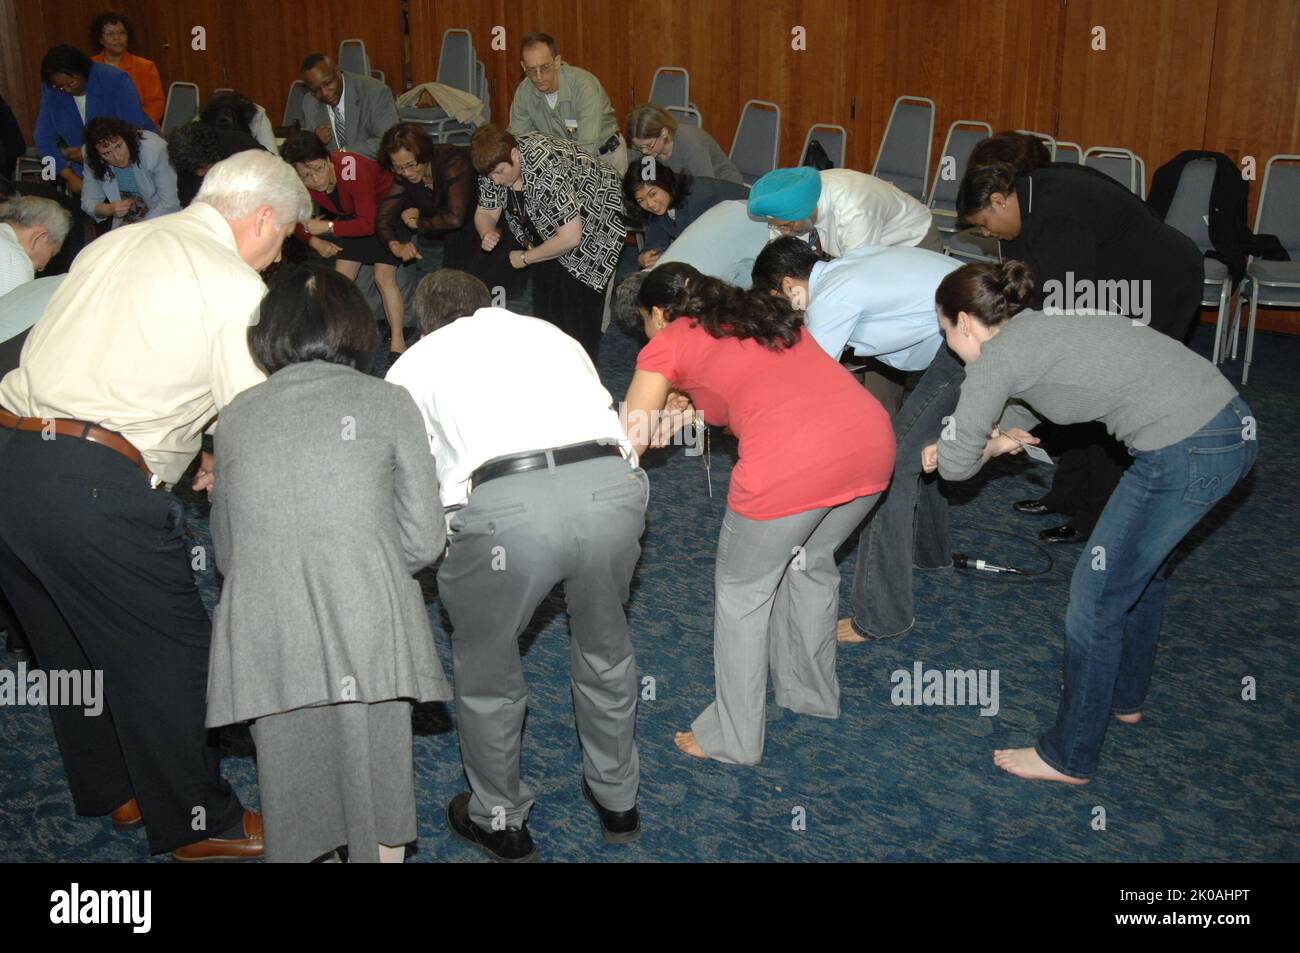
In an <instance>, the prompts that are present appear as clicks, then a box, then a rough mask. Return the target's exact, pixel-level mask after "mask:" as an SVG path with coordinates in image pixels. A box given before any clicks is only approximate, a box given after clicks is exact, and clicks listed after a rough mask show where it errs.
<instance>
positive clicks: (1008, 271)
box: [999, 261, 1034, 313]
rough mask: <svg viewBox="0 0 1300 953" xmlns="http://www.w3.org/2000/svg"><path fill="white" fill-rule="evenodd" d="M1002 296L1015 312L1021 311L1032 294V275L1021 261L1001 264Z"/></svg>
mask: <svg viewBox="0 0 1300 953" xmlns="http://www.w3.org/2000/svg"><path fill="white" fill-rule="evenodd" d="M999 267H1000V270H1001V278H1002V288H1001V291H1002V296H1003V297H1004V298H1006V299H1007V304H1008V305H1010V306H1011V307H1012V309H1013V313H1014V312H1015V311H1019V310H1020V309H1022V308H1023V307H1024V306H1025V305H1026V303H1027V302H1028V301H1029V296H1030V295H1032V294H1033V292H1034V275H1033V272H1032V271H1030V269H1029V266H1028V265H1026V264H1025V263H1024V262H1023V261H1005V262H1003V263H1002V264H1001V266H999Z"/></svg>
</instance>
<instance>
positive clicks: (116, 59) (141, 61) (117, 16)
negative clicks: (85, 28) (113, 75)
mask: <svg viewBox="0 0 1300 953" xmlns="http://www.w3.org/2000/svg"><path fill="white" fill-rule="evenodd" d="M134 42H135V28H134V27H133V26H132V25H131V20H130V19H129V18H128V17H127V16H126V15H125V14H122V13H116V12H113V11H106V12H104V13H101V14H99V15H98V16H96V17H95V19H93V20H91V21H90V48H91V49H92V50H99V52H98V53H96V54H95V55H94V56H92V57H91V59H92V60H94V61H95V62H96V63H103V64H104V65H105V66H116V67H117V68H118V69H120V70H121V71H122V72H123V73H125V74H126V75H127V76H129V77H131V83H132V84H133V85H134V86H135V91H136V93H137V94H139V96H140V106H141V107H142V108H143V109H144V114H145V115H146V116H148V117H149V118H150V119H152V120H153V123H154V125H155V126H157V127H158V128H159V129H161V128H162V121H163V110H164V109H165V108H166V105H167V99H166V97H165V96H164V95H163V86H162V79H161V78H160V77H159V76H158V66H157V64H155V63H154V61H153V60H147V59H145V58H144V57H143V56H136V55H135V54H134V53H131V52H129V50H128V47H129V46H130V45H131V44H132V43H134Z"/></svg>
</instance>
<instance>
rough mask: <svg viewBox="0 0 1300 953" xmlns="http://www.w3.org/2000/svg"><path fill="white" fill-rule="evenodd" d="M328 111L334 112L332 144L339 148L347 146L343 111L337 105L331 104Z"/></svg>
mask: <svg viewBox="0 0 1300 953" xmlns="http://www.w3.org/2000/svg"><path fill="white" fill-rule="evenodd" d="M330 111H331V112H333V113H334V144H335V145H337V146H338V147H339V149H340V150H343V149H346V148H347V146H348V136H347V130H346V128H345V127H344V125H343V111H342V110H341V109H339V107H338V106H331V107H330Z"/></svg>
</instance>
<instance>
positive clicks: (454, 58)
mask: <svg viewBox="0 0 1300 953" xmlns="http://www.w3.org/2000/svg"><path fill="white" fill-rule="evenodd" d="M476 62H477V57H476V55H475V52H474V37H473V36H472V35H471V34H470V32H469V30H464V29H459V28H453V29H450V30H447V31H446V32H444V33H443V35H442V52H441V53H439V55H438V75H437V77H436V78H435V82H438V83H441V84H443V85H444V86H451V87H453V88H455V89H460V90H464V91H465V92H467V93H473V94H475V95H478V92H477V90H478V86H477V84H476V80H475V63H476ZM397 115H398V116H399V117H400V118H401V119H402V120H404V121H406V122H418V123H420V124H421V125H423V126H425V127H426V128H427V129H428V132H429V135H430V136H431V137H432V138H433V139H434V141H436V142H446V141H448V137H449V136H452V135H456V136H457V137H458V138H462V137H464V134H465V133H466V131H468V133H469V134H470V135H473V132H474V129H473V127H472V126H468V125H467V124H465V123H459V122H456V121H455V120H453V119H452V118H451V117H450V116H448V115H447V111H446V110H445V109H443V108H442V107H441V106H434V107H432V108H430V109H420V108H417V107H414V106H405V107H402V108H399V109H398V110H397Z"/></svg>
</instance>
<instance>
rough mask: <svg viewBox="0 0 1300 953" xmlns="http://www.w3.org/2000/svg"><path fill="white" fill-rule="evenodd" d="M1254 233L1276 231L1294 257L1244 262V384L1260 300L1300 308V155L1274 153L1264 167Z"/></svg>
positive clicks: (1273, 305) (1234, 340)
mask: <svg viewBox="0 0 1300 953" xmlns="http://www.w3.org/2000/svg"><path fill="white" fill-rule="evenodd" d="M1255 234H1256V235H1276V236H1277V238H1278V241H1280V242H1281V243H1282V247H1283V248H1285V249H1286V252H1287V254H1288V255H1289V256H1290V257H1291V260H1290V261H1264V260H1262V259H1259V258H1251V259H1250V261H1249V262H1248V263H1247V265H1246V278H1245V280H1244V281H1243V282H1242V289H1241V296H1240V297H1239V298H1238V299H1237V309H1236V312H1235V313H1234V316H1233V322H1232V356H1233V357H1236V356H1237V329H1238V327H1239V326H1240V322H1241V301H1242V298H1245V297H1246V296H1247V295H1249V297H1250V320H1249V323H1247V325H1246V359H1245V361H1244V362H1243V364H1242V368H1241V385H1242V386H1243V387H1244V386H1246V382H1247V381H1248V380H1249V379H1250V362H1251V359H1252V358H1253V357H1254V354H1255V316H1256V313H1257V312H1258V309H1259V306H1260V305H1264V306H1265V307H1269V308H1292V309H1296V308H1300V155H1276V156H1273V158H1271V159H1269V160H1268V165H1266V166H1265V167H1264V185H1263V188H1262V190H1261V191H1260V194H1259V208H1258V209H1256V210H1255ZM1216 343H1217V339H1216Z"/></svg>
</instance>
